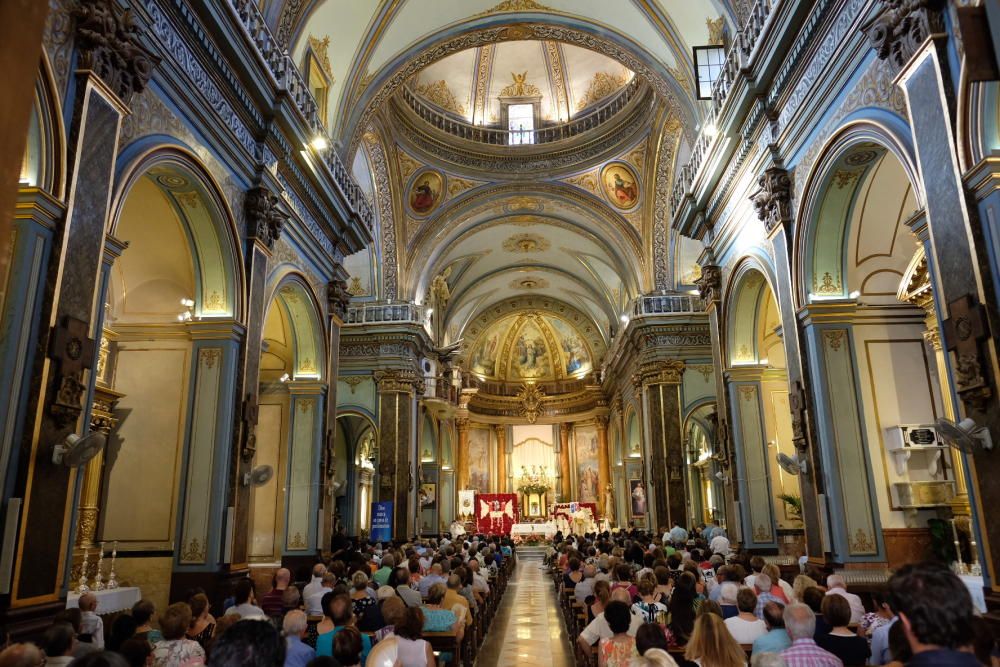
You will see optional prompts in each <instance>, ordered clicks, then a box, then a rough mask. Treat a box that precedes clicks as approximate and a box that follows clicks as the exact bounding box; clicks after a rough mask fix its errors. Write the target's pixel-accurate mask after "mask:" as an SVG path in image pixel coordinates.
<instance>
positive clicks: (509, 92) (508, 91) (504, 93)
mask: <svg viewBox="0 0 1000 667" xmlns="http://www.w3.org/2000/svg"><path fill="white" fill-rule="evenodd" d="M510 76H511V78H512V79H514V82H513V83H511V84H510V85H508V86H507V87H506V88H504V89H503V90H501V91H500V97H535V96H536V95H541V94H542V91H540V90H539V89H538V86H536V85H534V84H532V83H528V72H527V71H524V72H521V73H520V74H518V73H517V72H511V73H510Z"/></svg>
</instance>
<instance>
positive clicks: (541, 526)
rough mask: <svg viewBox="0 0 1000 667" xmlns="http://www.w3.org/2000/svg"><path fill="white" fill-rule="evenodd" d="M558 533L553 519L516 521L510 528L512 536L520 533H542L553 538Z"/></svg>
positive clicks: (548, 537) (522, 534) (547, 537)
mask: <svg viewBox="0 0 1000 667" xmlns="http://www.w3.org/2000/svg"><path fill="white" fill-rule="evenodd" d="M555 534H556V527H555V526H554V525H553V524H552V522H551V521H548V522H546V523H515V524H514V525H513V526H511V528H510V535H511V537H516V536H518V535H521V536H524V535H542V536H544V537H545V539H551V538H552V536H553V535H555Z"/></svg>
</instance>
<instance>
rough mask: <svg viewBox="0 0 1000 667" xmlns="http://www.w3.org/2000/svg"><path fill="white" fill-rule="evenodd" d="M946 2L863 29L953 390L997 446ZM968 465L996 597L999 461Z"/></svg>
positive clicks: (996, 399) (887, 16) (999, 428)
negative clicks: (922, 231)
mask: <svg viewBox="0 0 1000 667" xmlns="http://www.w3.org/2000/svg"><path fill="white" fill-rule="evenodd" d="M945 9H946V4H945V3H943V2H919V3H906V4H905V5H904V6H903V7H902V8H896V7H894V6H891V5H890V6H887V7H885V8H884V9H883V11H882V12H881V13H880V14H879V15H877V16H876V17H875V18H874V19H873V20H872V21H871V22H870V23H869V24H868V25H867V26H865V27H864V30H865V32H866V33H867V35H868V37H869V39H870V40H871V42H872V46H873V47H874V48H875V52H876V53H877V54H878V56H879V57H880V58H882V59H886V60H889V61H890V63H891V64H892V65H893V66H895V67H896V68H898V69H899V75H898V76H897V78H896V84H897V85H898V86H899V87H900V88H901V89H902V90H903V93H904V95H905V96H906V105H907V111H908V114H907V117H908V119H909V121H910V128H911V130H912V133H913V136H914V137H915V138H916V142H915V152H916V159H917V166H918V167H919V174H921V175H922V176H923V189H924V201H925V202H926V204H925V208H926V212H927V219H928V227H929V230H930V252H929V254H928V256H929V257H930V258H931V260H932V261H931V262H930V266H931V275H932V277H931V281H932V284H933V285H934V298H935V301H936V303H937V305H938V308H937V311H938V312H939V313H940V314H941V317H942V319H943V320H944V321H943V322H942V329H941V330H942V333H943V334H944V347H945V349H946V350H948V351H949V353H950V354H948V355H947V356H946V357H945V360H946V365H947V367H948V370H949V374H950V377H951V378H953V384H952V385H951V387H950V388H951V389H952V390H953V391H954V392H955V394H956V395H957V399H958V404H959V407H960V409H961V411H962V412H963V413H964V416H966V417H970V418H972V419H974V420H975V421H976V422H977V423H978V424H979V425H980V426H985V427H987V428H988V429H989V432H990V435H991V436H992V438H993V441H994V442H998V441H1000V383H998V381H1000V377H998V368H1000V353H998V348H997V346H998V338H1000V315H998V303H997V292H996V291H995V289H994V286H993V285H992V281H993V280H996V276H995V275H992V272H991V270H990V267H991V265H992V264H991V255H992V254H993V249H991V247H990V242H989V240H988V235H987V231H986V229H987V227H988V226H989V225H990V224H991V223H990V222H989V221H986V220H983V219H981V218H980V216H979V211H978V209H977V208H976V207H974V206H971V205H970V201H971V197H970V193H969V192H968V191H967V190H966V187H965V183H964V181H963V178H962V166H961V162H960V160H959V150H960V149H959V141H960V134H959V131H960V128H959V127H958V120H957V119H958V118H960V117H961V116H962V110H961V109H960V108H958V106H957V105H958V101H957V99H956V95H955V90H959V89H961V86H959V85H957V84H956V82H955V81H954V78H953V73H954V72H956V71H958V70H957V67H958V65H956V64H955V63H953V62H952V58H954V57H955V54H954V48H953V47H954V44H949V40H950V39H951V38H950V37H949V28H950V29H951V30H952V31H955V30H957V29H958V28H957V26H955V25H954V24H951V25H950V26H949V24H948V21H947V17H946V11H945ZM966 462H967V463H970V464H971V468H972V473H971V475H970V478H971V479H973V480H981V481H980V482H979V483H977V488H976V493H975V504H974V506H973V514H974V516H975V517H976V518H977V523H978V526H979V529H980V531H982V533H983V534H984V536H985V539H984V540H981V542H982V547H983V549H982V551H983V555H984V556H985V563H986V579H987V581H988V582H991V584H992V586H993V587H994V592H995V593H996V592H1000V586H998V585H997V581H998V577H1000V522H998V521H989V520H986V514H985V513H984V508H990V507H996V506H998V505H1000V484H996V483H994V482H993V481H992V480H994V479H996V477H997V475H1000V459H998V458H997V457H996V456H995V455H994V452H989V451H985V450H984V449H982V448H979V449H977V450H976V451H975V452H974V453H973V454H972V455H971V456H970V457H966Z"/></svg>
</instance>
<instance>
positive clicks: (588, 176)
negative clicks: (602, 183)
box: [564, 170, 598, 193]
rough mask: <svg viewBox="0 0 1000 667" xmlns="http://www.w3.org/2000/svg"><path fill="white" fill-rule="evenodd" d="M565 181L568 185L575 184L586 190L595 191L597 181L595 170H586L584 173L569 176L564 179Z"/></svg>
mask: <svg viewBox="0 0 1000 667" xmlns="http://www.w3.org/2000/svg"><path fill="white" fill-rule="evenodd" d="M564 180H565V182H566V183H569V184H570V185H575V186H576V187H578V188H582V189H584V190H586V191H587V192H594V193H596V192H597V187H598V182H597V171H596V170H595V171H588V172H587V173H585V174H579V175H577V176H570V177H569V178H567V179H564Z"/></svg>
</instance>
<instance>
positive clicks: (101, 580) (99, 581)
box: [94, 542, 104, 591]
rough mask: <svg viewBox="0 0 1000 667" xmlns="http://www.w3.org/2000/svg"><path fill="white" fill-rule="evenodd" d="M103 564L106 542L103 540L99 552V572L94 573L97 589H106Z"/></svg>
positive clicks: (95, 587) (95, 588)
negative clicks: (102, 570) (102, 569)
mask: <svg viewBox="0 0 1000 667" xmlns="http://www.w3.org/2000/svg"><path fill="white" fill-rule="evenodd" d="M103 566H104V542H101V546H100V547H99V548H98V552H97V574H96V575H94V590H95V591H103V590H104V574H103V573H102V572H101V568H102V567H103Z"/></svg>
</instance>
